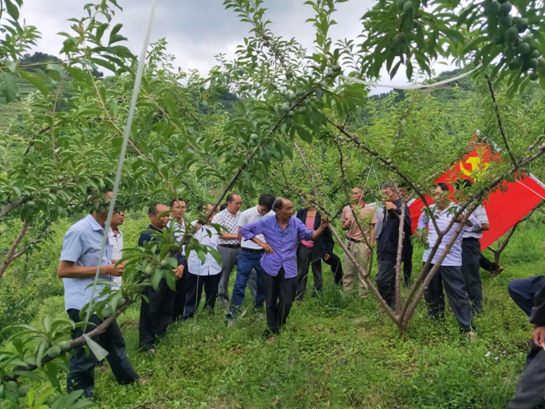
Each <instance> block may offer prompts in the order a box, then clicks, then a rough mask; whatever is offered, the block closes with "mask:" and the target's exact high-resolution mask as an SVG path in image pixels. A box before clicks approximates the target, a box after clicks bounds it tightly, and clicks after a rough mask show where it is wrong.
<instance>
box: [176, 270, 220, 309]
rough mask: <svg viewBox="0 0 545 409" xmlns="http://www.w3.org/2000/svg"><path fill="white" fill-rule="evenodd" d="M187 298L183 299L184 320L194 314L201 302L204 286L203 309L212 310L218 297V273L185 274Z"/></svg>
mask: <svg viewBox="0 0 545 409" xmlns="http://www.w3.org/2000/svg"><path fill="white" fill-rule="evenodd" d="M187 276H188V277H187V298H186V301H185V314H184V320H187V319H189V318H192V317H194V316H195V312H196V311H197V309H198V308H199V305H200V304H201V296H202V290H203V287H204V293H205V302H204V308H203V309H204V310H209V311H210V312H211V313H213V312H214V307H215V306H216V299H217V298H218V283H219V279H220V274H215V275H210V276H199V275H196V274H191V273H188V274H187Z"/></svg>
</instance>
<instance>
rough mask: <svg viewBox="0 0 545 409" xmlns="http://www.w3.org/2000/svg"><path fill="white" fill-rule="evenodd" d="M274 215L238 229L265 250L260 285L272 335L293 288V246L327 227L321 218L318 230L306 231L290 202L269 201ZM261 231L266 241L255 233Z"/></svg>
mask: <svg viewBox="0 0 545 409" xmlns="http://www.w3.org/2000/svg"><path fill="white" fill-rule="evenodd" d="M273 211H274V212H275V213H276V215H275V216H267V217H264V218H262V219H260V220H259V221H257V222H255V223H252V224H248V225H246V226H244V227H241V228H240V234H241V235H242V237H244V239H246V240H252V241H253V242H254V243H257V244H259V245H260V246H261V247H263V249H264V250H265V254H263V257H262V258H261V267H262V268H263V271H264V272H265V274H263V277H262V284H263V288H264V290H265V299H266V302H267V326H268V327H269V330H270V331H271V332H273V333H275V334H278V331H279V329H280V327H281V326H282V325H284V324H285V323H286V319H287V318H288V314H289V313H290V309H291V305H292V303H293V300H294V299H295V290H296V288H297V245H298V244H299V241H301V240H314V239H315V238H317V237H319V236H320V235H321V234H322V232H323V231H324V229H326V228H327V226H328V223H329V222H328V220H327V219H326V218H324V219H322V223H321V224H320V227H319V228H318V230H316V231H314V230H308V229H307V228H306V227H305V225H304V224H303V223H302V222H301V220H299V219H297V218H296V217H292V215H293V204H292V203H291V201H289V200H288V199H284V198H278V199H276V200H275V202H274V203H273ZM258 234H263V236H264V237H265V241H266V243H264V242H263V241H261V240H259V239H258V238H257V237H256V236H257V235H258Z"/></svg>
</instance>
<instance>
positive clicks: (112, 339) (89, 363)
mask: <svg viewBox="0 0 545 409" xmlns="http://www.w3.org/2000/svg"><path fill="white" fill-rule="evenodd" d="M67 313H68V317H69V318H70V319H71V320H72V321H74V322H76V323H77V322H80V321H81V320H80V318H79V313H80V311H79V310H74V309H71V310H68V311H67ZM90 321H91V322H92V323H94V324H96V325H100V324H101V323H102V320H101V319H100V318H98V317H97V316H96V315H93V316H91V318H90ZM94 328H95V327H92V326H90V327H87V331H86V332H90V331H92V330H93V329H94ZM82 335H83V328H81V327H80V328H76V329H75V330H73V331H72V339H76V338H79V337H80V336H82ZM93 339H94V341H96V342H97V343H98V344H99V345H100V346H101V347H102V348H104V349H105V350H106V351H108V356H107V357H106V359H107V360H108V362H109V364H110V367H111V368H112V372H113V374H114V376H115V379H116V380H117V382H118V383H119V384H120V385H127V384H129V383H132V382H135V381H137V380H138V375H137V374H136V372H135V371H134V369H133V367H132V365H131V363H130V361H129V358H128V357H127V354H126V352H125V339H124V338H123V334H121V330H120V329H119V326H118V325H117V322H116V321H114V322H112V323H111V324H110V325H109V326H108V328H107V329H106V331H105V332H104V333H102V334H101V335H99V336H97V337H95V338H93ZM97 362H98V361H97V359H96V358H95V355H94V354H93V353H92V352H90V353H89V354H87V353H86V351H85V349H84V347H83V346H80V347H78V348H76V349H75V351H74V353H73V354H72V356H70V360H69V362H68V367H69V372H68V377H67V379H66V387H67V388H66V389H67V391H68V392H72V391H76V390H81V389H83V394H84V395H85V397H86V398H91V397H92V395H93V390H94V387H95V367H96V365H97Z"/></svg>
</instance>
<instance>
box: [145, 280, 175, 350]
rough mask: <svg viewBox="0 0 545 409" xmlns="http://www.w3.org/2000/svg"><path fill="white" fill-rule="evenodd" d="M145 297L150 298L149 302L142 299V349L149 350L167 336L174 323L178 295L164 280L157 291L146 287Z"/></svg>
mask: <svg viewBox="0 0 545 409" xmlns="http://www.w3.org/2000/svg"><path fill="white" fill-rule="evenodd" d="M144 295H145V296H146V297H148V300H149V302H146V301H145V300H144V299H142V305H141V306H140V329H139V332H140V348H143V349H145V350H149V349H151V348H154V347H155V341H156V338H157V337H159V336H162V335H164V334H165V332H166V331H167V327H168V325H169V324H170V322H171V321H172V309H173V306H174V300H175V298H176V293H175V292H174V291H172V290H171V289H170V288H169V286H168V285H167V282H166V280H164V279H163V280H161V282H160V283H159V287H158V288H157V291H155V290H154V289H153V288H152V287H146V289H145V290H144Z"/></svg>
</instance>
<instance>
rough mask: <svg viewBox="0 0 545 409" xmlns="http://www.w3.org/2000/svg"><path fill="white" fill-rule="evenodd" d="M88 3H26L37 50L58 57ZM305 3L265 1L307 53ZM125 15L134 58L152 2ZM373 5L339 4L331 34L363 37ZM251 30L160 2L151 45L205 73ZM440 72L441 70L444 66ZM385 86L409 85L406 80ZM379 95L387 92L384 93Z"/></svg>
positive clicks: (180, 0) (210, 0)
mask: <svg viewBox="0 0 545 409" xmlns="http://www.w3.org/2000/svg"><path fill="white" fill-rule="evenodd" d="M89 1H90V0H24V3H23V9H22V16H23V17H24V18H25V20H26V22H27V24H32V25H35V26H36V27H37V28H38V29H39V31H40V32H41V33H42V39H41V40H40V41H39V42H38V45H37V47H36V50H39V51H41V52H46V53H49V54H53V55H58V54H59V50H60V49H61V46H62V41H63V39H64V38H63V37H61V36H58V35H57V33H58V32H60V31H70V30H69V27H70V24H71V23H70V22H68V21H67V19H68V18H71V17H76V16H83V15H84V14H83V13H84V11H83V5H84V4H86V3H88V2H89ZM304 1H305V0H265V5H266V7H267V8H268V9H269V11H268V14H267V18H268V19H270V20H272V22H273V24H272V26H271V29H272V30H273V32H274V33H275V34H276V35H280V36H283V37H285V38H291V37H295V38H296V39H297V40H298V41H299V42H300V43H302V44H303V46H304V47H306V48H307V49H308V50H310V49H311V48H312V40H313V38H314V28H313V27H312V26H311V25H310V24H309V23H306V24H305V20H306V19H307V18H309V17H311V16H312V9H311V8H310V7H309V6H305V5H304ZM118 3H119V5H120V6H121V7H123V12H118V14H117V15H116V17H115V20H114V24H115V23H122V24H123V25H124V28H123V30H122V31H121V34H123V35H124V36H125V37H127V38H128V39H129V43H128V47H129V48H131V50H132V51H133V52H135V53H138V50H139V49H140V47H141V44H142V41H143V37H144V34H145V33H144V31H145V27H146V24H147V19H148V17H149V10H150V5H151V0H118ZM373 3H374V1H373V0H352V1H350V2H348V3H344V4H339V5H338V11H337V13H336V14H335V17H334V18H335V20H336V21H337V23H338V25H336V26H334V28H333V29H332V33H331V34H332V37H333V38H334V39H344V38H351V39H355V38H356V37H357V35H358V34H359V33H360V32H361V21H360V18H361V17H362V16H363V14H364V13H365V11H366V10H367V9H368V8H369V7H370V6H371V5H372V4H373ZM250 28H251V27H250V25H249V24H247V23H241V22H240V21H239V20H238V18H237V16H236V14H235V13H234V12H233V11H232V9H229V10H225V8H224V7H223V0H158V8H157V13H156V17H155V22H154V26H153V33H152V41H154V40H157V39H159V38H163V37H165V38H166V39H167V41H168V43H169V45H168V52H169V53H170V54H173V55H175V57H176V65H178V66H180V67H182V68H183V69H194V68H196V69H198V70H199V71H200V72H201V74H203V75H204V74H206V73H207V72H208V70H209V69H210V68H211V67H212V66H213V65H215V59H214V56H215V55H217V54H218V53H225V54H226V55H227V57H228V58H230V57H233V56H234V51H235V49H236V47H237V45H239V44H241V43H242V41H243V38H244V37H245V36H247V35H248V30H249V29H250ZM436 69H437V71H442V70H441V69H440V66H438V67H436ZM382 82H384V83H395V84H405V83H406V78H405V77H404V75H398V76H397V77H396V78H394V79H393V80H390V79H389V77H388V76H385V77H384V78H383V79H382ZM380 91H384V89H381V90H380Z"/></svg>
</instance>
